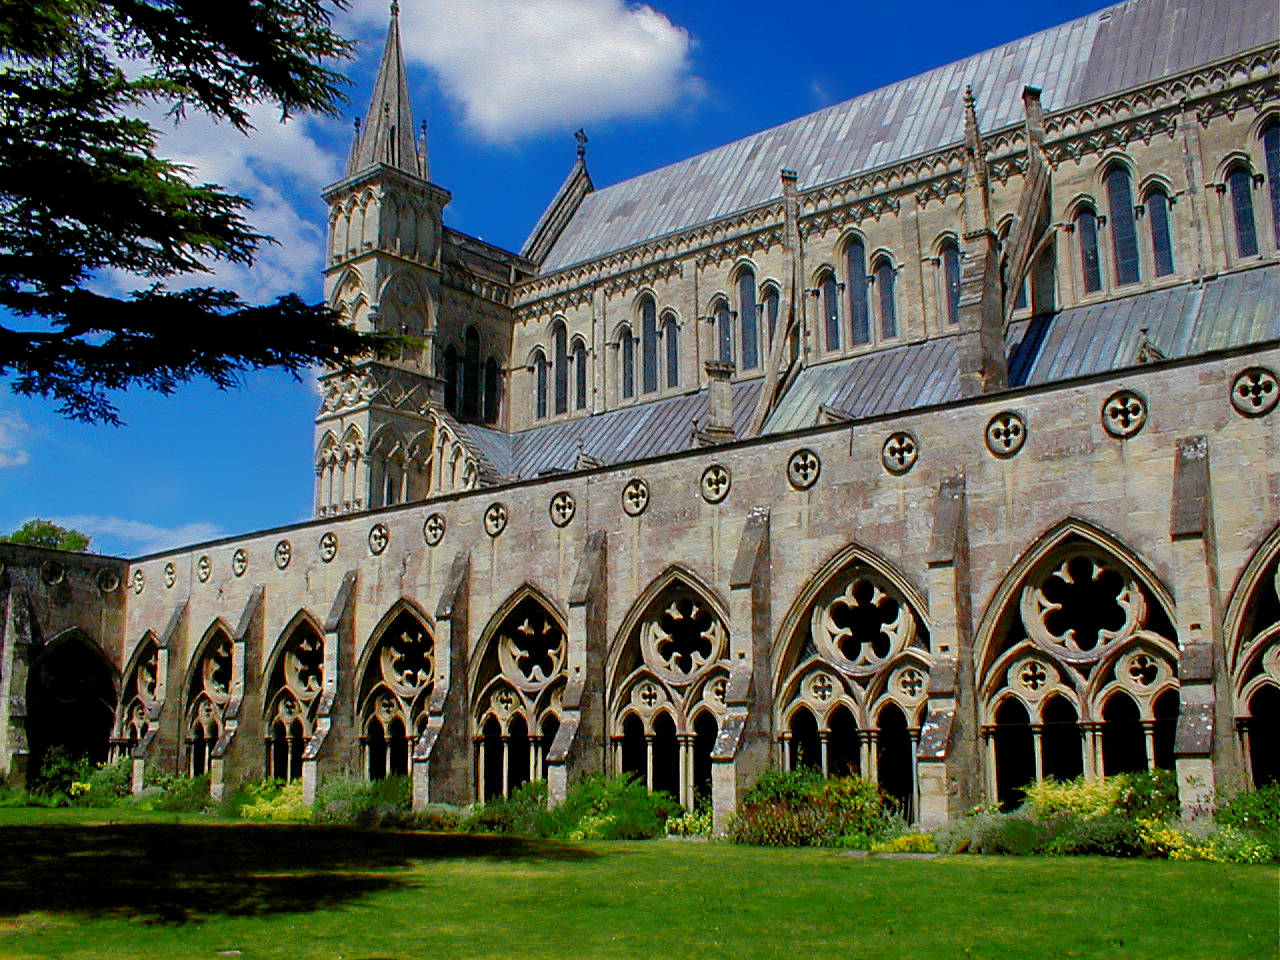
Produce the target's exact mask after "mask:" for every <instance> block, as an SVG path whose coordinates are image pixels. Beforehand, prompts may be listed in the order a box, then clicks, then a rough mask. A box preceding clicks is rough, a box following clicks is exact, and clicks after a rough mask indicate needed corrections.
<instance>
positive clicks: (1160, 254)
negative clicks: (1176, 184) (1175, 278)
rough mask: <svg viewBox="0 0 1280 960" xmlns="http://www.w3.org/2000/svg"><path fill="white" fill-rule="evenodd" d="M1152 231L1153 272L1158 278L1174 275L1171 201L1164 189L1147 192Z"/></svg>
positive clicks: (1149, 226)
mask: <svg viewBox="0 0 1280 960" xmlns="http://www.w3.org/2000/svg"><path fill="white" fill-rule="evenodd" d="M1143 207H1144V209H1145V211H1146V215H1147V227H1148V229H1149V230H1150V231H1151V272H1152V273H1153V274H1154V275H1155V276H1157V277H1167V276H1168V275H1169V274H1171V273H1173V237H1172V234H1171V232H1170V229H1169V216H1170V201H1169V194H1167V193H1166V192H1165V190H1164V188H1163V187H1153V188H1152V189H1151V190H1149V191H1148V192H1147V198H1146V203H1145V204H1144V205H1143Z"/></svg>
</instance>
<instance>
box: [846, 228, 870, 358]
mask: <svg viewBox="0 0 1280 960" xmlns="http://www.w3.org/2000/svg"><path fill="white" fill-rule="evenodd" d="M845 264H846V266H847V270H848V275H849V325H850V327H851V329H852V334H853V336H852V343H853V345H854V346H857V345H859V344H863V343H870V342H871V309H870V305H869V304H868V302H867V280H868V277H867V248H866V245H865V244H864V243H863V242H862V239H861V238H860V237H854V238H853V239H851V240H850V241H849V243H848V245H847V246H846V247H845Z"/></svg>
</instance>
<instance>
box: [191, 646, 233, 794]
mask: <svg viewBox="0 0 1280 960" xmlns="http://www.w3.org/2000/svg"><path fill="white" fill-rule="evenodd" d="M235 666H236V665H235V655H234V646H233V644H232V642H231V634H230V633H228V632H227V630H226V628H225V627H223V626H222V625H221V624H218V625H215V626H214V627H213V628H212V629H211V630H210V631H209V633H208V634H207V635H206V636H205V640H204V642H203V643H202V644H201V646H200V654H199V656H198V657H197V658H196V663H195V669H194V670H193V671H192V673H191V683H190V686H189V687H188V689H187V710H186V744H187V766H188V769H189V770H190V771H191V775H192V776H193V777H199V776H202V775H204V774H206V773H208V772H209V770H210V765H211V763H212V761H213V759H214V754H215V752H216V749H217V744H218V741H219V740H220V739H221V737H222V734H223V731H224V730H225V729H226V711H227V706H228V704H230V702H231V687H232V682H233V676H234V673H235Z"/></svg>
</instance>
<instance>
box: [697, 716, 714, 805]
mask: <svg viewBox="0 0 1280 960" xmlns="http://www.w3.org/2000/svg"><path fill="white" fill-rule="evenodd" d="M719 735H720V726H719V725H718V724H717V723H716V718H715V717H714V716H712V715H711V713H710V711H707V710H704V711H703V712H702V713H700V714H698V719H697V720H695V721H693V799H694V802H695V803H698V804H701V803H702V802H703V801H709V800H710V799H711V751H712V750H714V749H715V746H716V737H717V736H719Z"/></svg>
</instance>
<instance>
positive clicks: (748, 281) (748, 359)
mask: <svg viewBox="0 0 1280 960" xmlns="http://www.w3.org/2000/svg"><path fill="white" fill-rule="evenodd" d="M757 315H758V311H757V310H756V275H755V273H754V272H752V270H751V269H750V268H749V267H743V269H742V271H741V272H740V273H739V274H738V329H739V330H740V331H741V332H742V369H743V370H754V369H755V368H756V367H758V366H760V325H759V320H758V316H757Z"/></svg>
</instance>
